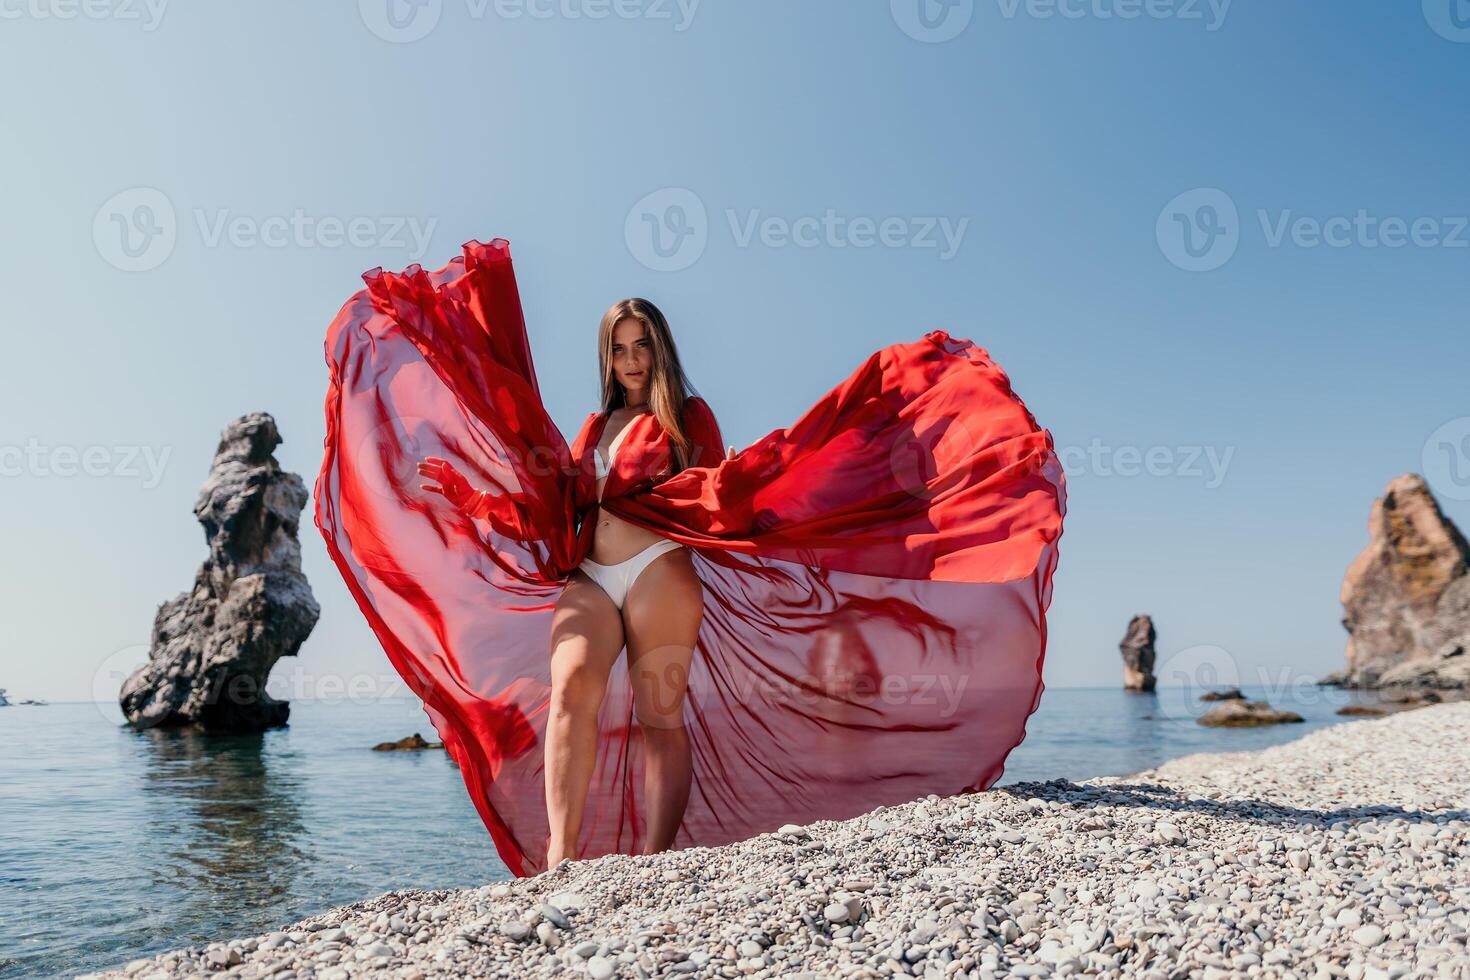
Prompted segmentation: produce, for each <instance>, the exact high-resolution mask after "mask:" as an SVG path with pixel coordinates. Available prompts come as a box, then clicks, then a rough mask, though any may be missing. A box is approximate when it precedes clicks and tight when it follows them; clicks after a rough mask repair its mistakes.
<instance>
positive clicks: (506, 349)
mask: <svg viewBox="0 0 1470 980" xmlns="http://www.w3.org/2000/svg"><path fill="white" fill-rule="evenodd" d="M363 279H364V281H365V282H366V283H367V287H366V288H365V289H363V290H361V291H359V292H358V293H357V294H356V295H354V296H353V297H352V298H351V299H350V300H348V301H347V303H346V304H345V305H344V306H343V307H342V310H341V312H340V313H338V315H337V317H336V319H335V320H334V321H333V322H332V325H331V327H330V329H329V331H328V333H327V338H326V345H325V347H326V356H327V363H328V366H329V369H330V384H329V388H328V391H327V397H326V422H327V435H326V440H325V455H324V459H323V461H322V468H321V473H320V475H319V476H318V479H317V482H316V490H315V500H316V512H315V521H316V525H317V527H318V528H319V529H320V530H321V532H322V534H323V536H324V537H325V539H326V543H327V549H328V551H329V552H330V553H331V556H332V559H333V561H334V562H335V563H336V564H337V566H338V568H339V569H340V570H341V572H342V575H343V576H344V578H345V579H346V582H347V586H348V588H349V589H350V590H351V592H352V594H353V596H354V597H355V598H356V600H357V602H358V605H359V606H360V608H361V609H362V612H363V614H364V615H365V616H366V617H367V619H368V622H369V623H370V624H371V626H372V628H373V631H374V632H375V633H376V635H377V637H378V639H379V640H380V641H381V643H382V645H383V649H384V650H385V652H386V653H387V655H388V658H389V660H390V661H392V663H393V666H394V667H395V668H396V669H397V670H398V672H399V673H400V674H401V675H402V676H403V678H404V679H405V681H406V682H407V684H408V686H409V687H410V688H411V689H412V690H413V691H414V693H415V694H416V695H418V697H419V698H421V699H422V700H423V703H424V708H425V711H426V712H427V713H428V716H429V718H430V719H431V721H432V722H433V725H434V727H435V728H436V730H437V731H438V732H439V734H440V736H441V737H442V738H443V740H444V743H445V747H446V749H447V750H448V752H449V754H450V755H451V757H452V758H453V759H454V760H455V762H457V763H458V765H459V768H460V771H461V774H462V775H463V777H464V781H465V785H466V787H467V789H468V791H469V795H470V799H471V800H472V801H473V802H474V805H475V807H476V809H477V810H478V811H479V814H480V817H481V818H482V819H483V820H484V822H485V825H486V827H487V828H488V829H489V831H490V834H491V837H492V838H493V840H494V842H495V846H496V848H497V849H498V851H499V853H500V856H501V858H502V859H503V860H504V861H505V863H506V865H507V866H508V867H509V869H510V870H511V872H512V873H514V874H516V875H528V874H534V873H537V872H539V871H542V870H544V864H545V849H546V844H547V840H548V823H547V814H546V803H545V787H544V773H543V768H542V761H543V760H542V746H541V739H542V734H543V733H544V730H545V718H546V712H547V706H548V701H549V695H550V681H551V678H550V658H551V642H550V632H551V616H552V611H553V609H554V607H555V605H556V601H557V597H558V596H559V595H560V593H561V590H562V588H563V586H564V585H565V583H566V581H567V577H568V576H569V575H570V574H571V573H572V571H573V570H574V569H575V568H576V567H577V565H578V563H579V562H581V561H582V559H583V558H585V557H587V555H588V553H589V549H590V546H591V540H592V538H591V535H592V525H593V524H594V523H595V522H594V521H593V520H591V519H587V520H584V518H587V517H588V516H589V514H590V513H591V512H592V508H593V507H594V506H595V504H596V500H597V493H596V486H595V484H596V474H595V470H594V459H593V450H594V449H595V447H596V445H597V439H598V437H599V436H600V434H601V432H602V427H603V426H604V425H605V424H606V418H605V416H603V415H601V414H600V413H593V414H592V415H590V416H589V417H588V418H587V421H586V422H585V423H584V425H583V426H582V430H581V432H580V433H579V434H578V435H577V437H576V439H575V440H573V442H572V443H571V444H570V445H569V444H568V443H567V442H566V441H565V439H564V438H563V437H562V434H561V432H560V431H559V430H558V429H557V427H556V425H555V423H553V422H552V420H551V418H550V417H549V416H548V414H547V412H546V409H545V408H544V407H543V405H542V402H541V396H540V391H539V389H538V387H537V380H536V372H535V370H534V368H533V366H532V363H531V351H530V345H529V343H528V342H527V338H526V329H525V323H524V320H523V318H522V314H521V305H520V298H519V295H518V293H517V290H516V283H515V276H514V272H513V270H512V267H511V258H510V247H509V243H507V242H506V241H504V240H496V241H493V242H490V243H489V244H481V243H479V242H470V243H468V244H467V245H465V246H464V250H463V255H462V256H460V257H457V258H455V259H454V260H453V261H451V262H450V263H448V264H447V265H446V266H444V268H442V269H439V270H438V271H435V272H426V271H424V270H423V269H421V268H420V267H419V266H418V265H412V266H410V267H409V268H408V269H406V270H405V271H404V272H402V273H400V274H395V273H390V272H384V271H383V270H381V269H375V270H372V271H370V272H368V273H366V274H365V275H364V276H363ZM589 350H590V347H589ZM684 411H685V415H684V418H685V419H686V420H687V422H688V430H687V431H688V432H689V434H690V437H691V439H692V440H693V442H694V443H695V451H696V456H695V460H694V461H695V462H696V463H697V464H700V465H694V466H691V467H689V468H687V469H684V470H683V471H682V472H680V473H678V474H677V475H673V476H669V475H668V473H669V469H670V467H669V440H668V436H667V434H666V433H665V432H664V431H663V430H662V427H661V426H660V425H659V423H658V420H657V419H656V418H655V417H654V416H652V415H647V416H640V417H638V418H636V419H635V421H634V422H633V423H632V424H633V429H632V430H631V431H630V432H629V433H628V435H627V436H626V437H625V439H624V442H623V444H622V446H621V448H620V449H619V452H618V453H617V457H616V459H615V461H614V469H613V473H612V475H611V476H610V477H609V478H608V481H607V484H606V485H605V488H604V494H603V501H602V504H603V506H604V507H606V508H607V510H608V511H610V512H611V513H613V514H616V515H617V516H619V517H621V518H623V519H625V520H628V521H630V522H632V523H634V524H638V525H641V526H643V527H646V528H649V529H651V530H653V531H656V532H658V533H659V534H661V535H664V536H666V537H668V538H670V539H672V540H674V541H677V542H679V543H681V544H684V545H687V546H688V547H689V548H690V550H691V553H692V557H693V561H694V566H695V570H696V571H697V573H698V575H699V578H700V580H701V582H702V584H703V587H704V600H705V601H704V619H703V622H702V625H701V628H700V632H699V641H698V646H697V649H696V650H695V652H694V657H693V663H692V665H691V673H690V678H689V690H688V697H687V700H686V703H685V708H684V720H685V724H686V727H687V729H688V731H689V735H690V740H691V744H692V753H693V766H694V772H693V784H692V790H691V793H690V798H689V806H688V809H687V811H686V813H685V816H684V821H683V824H682V825H681V827H680V829H679V832H678V835H677V837H676V839H675V844H674V846H675V847H676V848H683V847H689V846H709V845H717V844H723V843H728V842H731V841H735V840H741V839H744V838H747V837H751V836H753V835H756V834H760V833H764V832H768V831H772V830H775V829H776V828H778V827H780V826H781V825H782V824H786V823H798V824H803V823H809V822H812V821H815V820H822V819H844V818H848V817H853V816H857V815H858V814H861V813H865V812H867V811H869V810H872V809H873V808H875V807H878V806H883V805H888V804H894V803H899V802H903V801H908V800H912V799H916V798H918V797H922V796H925V795H927V794H930V793H937V794H940V795H949V794H955V793H962V792H967V791H975V790H981V789H985V788H987V787H989V786H990V785H991V784H993V783H994V782H995V781H996V780H997V779H998V778H999V777H1000V775H1001V772H1002V768H1003V766H1004V763H1005V759H1006V756H1007V755H1008V754H1009V753H1010V751H1011V750H1012V749H1013V748H1014V747H1015V746H1016V745H1018V744H1019V743H1020V741H1021V740H1022V738H1024V737H1025V726H1026V719H1027V718H1028V716H1030V714H1031V713H1032V712H1033V711H1034V710H1035V709H1036V707H1037V705H1038V704H1039V702H1040V698H1041V691H1042V681H1041V668H1042V662H1043V659H1044V657H1045V652H1046V611H1047V608H1048V606H1049V605H1050V601H1051V579H1052V573H1053V572H1054V570H1055V569H1056V565H1057V558H1058V551H1057V549H1058V542H1059V539H1060V536H1061V531H1062V518H1063V516H1064V514H1065V512H1066V488H1065V481H1064V478H1063V475H1062V469H1061V465H1060V463H1059V461H1058V459H1057V456H1056V453H1055V451H1054V446H1053V442H1052V437H1051V433H1050V432H1048V431H1047V430H1045V429H1043V428H1041V427H1039V426H1038V425H1037V423H1036V420H1035V418H1034V417H1033V416H1032V415H1031V413H1030V412H1029V411H1028V410H1027V408H1026V407H1025V405H1024V404H1023V403H1022V401H1021V399H1020V398H1019V397H1018V396H1017V395H1016V394H1015V392H1013V391H1012V390H1011V384H1010V380H1009V378H1008V377H1007V376H1006V374H1005V372H1004V371H1002V370H1001V368H1000V367H999V366H998V365H997V364H996V363H995V362H994V361H993V360H991V358H990V357H989V355H988V354H987V353H986V352H985V351H984V350H983V349H981V348H979V347H976V346H975V345H974V344H972V343H971V342H970V341H968V340H959V339H956V338H953V337H951V336H949V335H948V334H947V333H945V332H944V331H942V330H933V331H930V332H929V333H927V334H926V335H924V336H923V337H922V338H921V339H919V340H915V341H911V342H907V343H899V344H894V345H892V346H889V347H885V348H883V349H881V350H878V351H876V352H875V353H873V354H872V355H871V356H869V357H868V358H867V359H866V360H865V361H864V362H863V363H862V364H860V365H859V366H858V367H857V369H856V370H855V371H853V372H852V373H851V375H849V376H848V377H847V378H846V379H845V380H843V381H842V382H841V383H840V384H838V385H837V386H836V387H835V388H833V389H832V390H831V391H829V392H827V393H826V394H825V395H823V396H822V397H821V398H820V399H819V400H818V401H817V402H816V403H815V404H814V405H813V406H812V407H811V408H810V409H808V410H807V411H806V412H805V413H804V414H803V415H802V416H801V418H799V419H797V420H796V422H795V423H794V424H793V425H791V426H790V427H789V428H785V429H777V430H775V431H772V432H770V433H769V434H767V435H765V436H763V437H762V438H760V439H758V440H756V442H754V443H753V444H751V445H750V446H748V447H746V448H745V449H744V450H743V451H741V452H739V453H738V454H737V455H736V456H735V458H733V459H730V460H725V459H724V452H723V445H724V444H723V441H722V439H721V437H720V434H719V427H718V424H717V423H716V421H715V418H714V415H713V413H712V412H711V411H710V409H709V406H708V405H706V404H705V403H704V402H703V400H702V399H693V398H691V399H689V400H687V401H686V403H685V408H684ZM426 456H439V457H443V458H444V459H447V460H448V461H449V462H451V463H453V464H454V465H455V466H456V467H458V469H459V470H460V471H461V472H462V473H464V474H465V476H467V477H468V478H469V480H470V482H471V483H472V484H474V485H475V486H476V487H477V488H486V489H491V490H493V494H492V495H491V496H492V497H493V504H492V505H491V506H490V507H488V508H479V509H477V510H476V511H475V515H474V516H470V515H468V514H466V513H463V512H461V511H459V510H457V509H456V508H455V507H453V506H452V505H451V504H450V503H449V502H448V501H447V500H446V498H445V497H443V496H441V495H439V494H436V493H431V492H428V491H424V490H422V489H420V484H421V483H422V477H420V476H419V475H418V473H417V469H416V464H417V463H418V461H419V460H421V459H423V458H424V457H426ZM642 786H643V756H642V739H641V734H640V730H639V726H638V724H637V722H636V720H635V718H634V715H633V701H632V691H631V687H630V685H629V680H628V674H627V665H626V658H625V657H620V658H619V660H618V663H617V665H616V666H615V667H614V669H613V672H612V675H611V677H610V679H609V682H608V690H607V697H606V699H605V701H604V702H603V705H602V708H601V712H600V714H599V716H598V741H597V758H596V768H595V770H594V773H593V776H592V785H591V791H590V794H589V796H588V800H587V808H586V816H585V819H584V824H583V827H582V834H581V837H580V840H579V842H578V846H577V851H576V853H577V855H578V856H579V857H594V856H598V855H602V854H608V853H637V852H638V851H639V850H641V845H642V840H643V835H644V833H645V829H646V828H645V812H644V810H643V806H642V802H641V798H642Z"/></svg>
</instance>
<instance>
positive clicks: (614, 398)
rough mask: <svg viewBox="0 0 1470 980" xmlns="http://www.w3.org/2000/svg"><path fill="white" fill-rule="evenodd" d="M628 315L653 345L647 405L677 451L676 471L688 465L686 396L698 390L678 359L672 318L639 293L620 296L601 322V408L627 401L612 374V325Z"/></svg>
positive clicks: (599, 359) (620, 404) (598, 354)
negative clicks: (669, 318)
mask: <svg viewBox="0 0 1470 980" xmlns="http://www.w3.org/2000/svg"><path fill="white" fill-rule="evenodd" d="M626 319H633V320H637V321H638V322H639V323H641V324H643V330H644V333H645V335H646V336H647V337H648V342H649V345H650V346H651V347H652V349H653V369H652V372H651V377H650V378H649V381H648V384H649V390H648V407H649V408H650V409H652V410H653V414H654V415H655V416H656V417H657V418H658V421H659V424H660V425H662V426H663V427H664V431H665V432H667V433H668V434H669V445H670V447H671V448H672V449H673V451H674V472H675V473H678V472H679V471H680V470H682V469H684V468H685V467H686V466H688V465H689V453H690V446H689V437H688V436H687V435H685V433H684V425H683V422H682V420H681V418H682V415H683V412H684V400H685V399H686V398H691V397H693V396H694V395H696V394H698V392H696V391H695V390H694V385H692V384H690V382H689V376H688V375H686V374H685V373H684V368H683V366H682V365H681V364H680V363H679V348H678V347H676V346H675V345H674V335H673V333H671V332H670V331H669V321H668V320H667V319H666V318H665V317H664V315H663V313H662V312H661V311H660V310H659V308H658V307H657V306H654V305H653V304H652V303H650V302H649V301H648V300H646V299H641V298H639V297H637V296H635V297H633V298H631V299H625V300H619V301H618V302H616V303H614V304H613V305H612V306H611V307H609V308H608V311H607V312H606V313H604V314H603V315H602V325H601V326H600V327H599V328H598V331H597V360H598V367H599V368H600V369H601V372H602V410H603V412H604V413H606V412H611V411H612V410H613V409H615V408H623V407H625V406H626V405H627V404H628V400H627V395H626V393H625V392H624V391H623V386H622V385H621V384H619V383H618V379H617V378H616V377H615V376H614V375H613V368H612V348H613V328H614V327H616V326H617V325H618V324H619V323H621V322H622V321H623V320H626Z"/></svg>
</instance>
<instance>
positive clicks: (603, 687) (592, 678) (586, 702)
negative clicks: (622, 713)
mask: <svg viewBox="0 0 1470 980" xmlns="http://www.w3.org/2000/svg"><path fill="white" fill-rule="evenodd" d="M607 674H608V672H607V670H606V669H605V668H604V667H603V666H602V665H600V664H597V663H595V662H594V661H592V660H591V659H590V658H588V657H583V656H576V655H571V656H567V657H563V658H562V659H561V661H560V662H557V660H556V658H555V657H553V667H552V674H551V712H552V714H553V715H563V716H565V715H576V716H580V715H586V714H596V713H597V709H598V708H600V707H601V706H602V699H603V697H604V696H605V695H606V693H607Z"/></svg>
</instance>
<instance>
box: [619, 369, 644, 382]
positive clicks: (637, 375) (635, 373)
mask: <svg viewBox="0 0 1470 980" xmlns="http://www.w3.org/2000/svg"><path fill="white" fill-rule="evenodd" d="M623 377H625V378H627V379H629V380H630V381H631V380H634V379H637V378H641V377H643V372H642V371H629V372H628V373H627V374H625V375H623Z"/></svg>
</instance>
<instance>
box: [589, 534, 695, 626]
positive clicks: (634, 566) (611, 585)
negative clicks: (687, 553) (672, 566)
mask: <svg viewBox="0 0 1470 980" xmlns="http://www.w3.org/2000/svg"><path fill="white" fill-rule="evenodd" d="M682 547H684V546H683V545H682V544H680V543H679V542H677V541H670V540H669V539H668V538H660V539H659V540H657V541H655V542H654V543H653V544H651V545H649V546H648V547H647V548H644V549H643V550H642V551H640V552H638V554H636V555H634V556H633V557H632V558H627V559H624V560H623V561H620V562H618V563H617V564H616V565H599V564H598V563H597V562H595V561H593V560H592V559H591V558H586V559H583V561H582V564H581V565H579V566H577V567H578V568H580V569H582V571H584V572H586V573H587V577H588V578H590V579H592V581H594V582H596V583H597V584H598V585H600V586H602V591H604V592H606V593H607V596H608V598H609V599H611V600H612V601H613V605H615V606H617V607H618V608H619V609H621V608H623V602H624V601H626V600H627V598H628V590H629V589H631V588H632V587H633V583H634V582H636V581H638V576H639V575H641V574H643V570H644V569H645V568H647V567H648V563H649V562H651V561H653V560H654V559H655V558H657V557H658V556H659V555H662V554H664V553H665V552H669V551H673V550H674V549H675V548H682Z"/></svg>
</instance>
